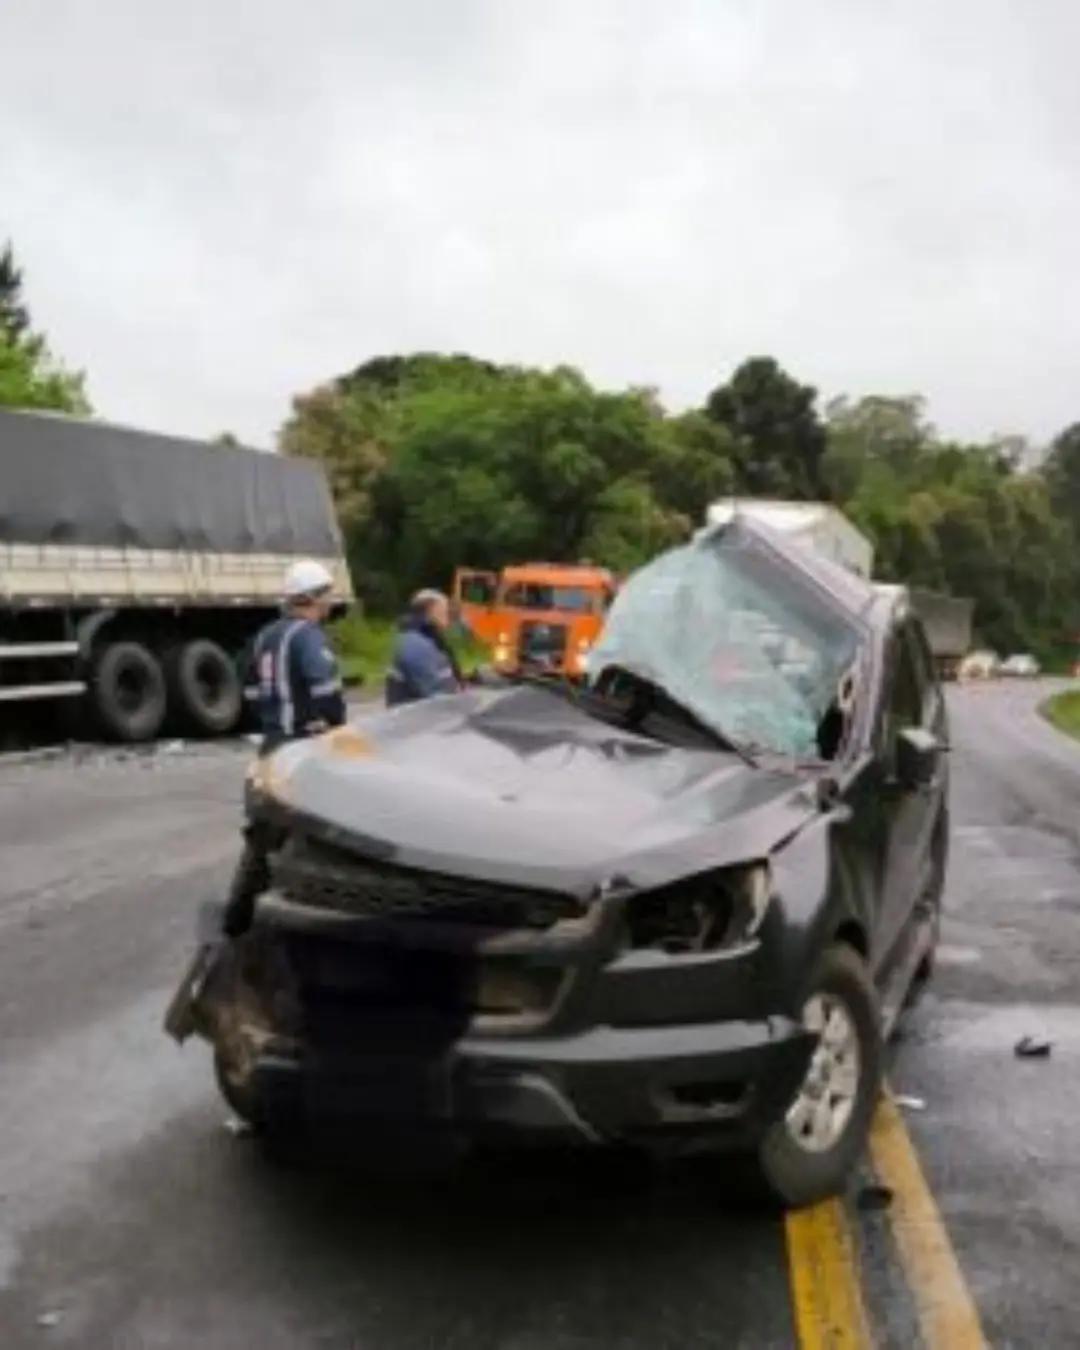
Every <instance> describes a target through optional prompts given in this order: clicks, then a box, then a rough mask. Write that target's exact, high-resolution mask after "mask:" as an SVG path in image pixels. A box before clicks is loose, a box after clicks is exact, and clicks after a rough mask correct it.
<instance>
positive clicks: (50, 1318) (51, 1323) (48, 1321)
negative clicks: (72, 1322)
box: [37, 1310, 64, 1327]
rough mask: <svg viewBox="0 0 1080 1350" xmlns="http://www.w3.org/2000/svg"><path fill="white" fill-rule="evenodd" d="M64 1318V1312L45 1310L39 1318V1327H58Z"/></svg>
mask: <svg viewBox="0 0 1080 1350" xmlns="http://www.w3.org/2000/svg"><path fill="white" fill-rule="evenodd" d="M63 1320H64V1314H63V1313H62V1312H59V1311H56V1310H54V1311H53V1312H43V1313H41V1315H40V1316H39V1317H38V1319H37V1324H38V1326H39V1327H58V1326H59V1325H60V1323H61V1322H62V1321H63Z"/></svg>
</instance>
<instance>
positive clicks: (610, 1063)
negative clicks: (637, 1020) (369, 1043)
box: [255, 1017, 814, 1151]
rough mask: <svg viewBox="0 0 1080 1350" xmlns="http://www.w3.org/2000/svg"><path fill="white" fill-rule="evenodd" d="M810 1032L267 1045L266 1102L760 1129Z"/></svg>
mask: <svg viewBox="0 0 1080 1350" xmlns="http://www.w3.org/2000/svg"><path fill="white" fill-rule="evenodd" d="M813 1045H814V1037H813V1036H812V1035H811V1034H809V1033H808V1032H806V1031H805V1030H804V1029H803V1028H802V1027H801V1026H800V1025H799V1024H797V1023H795V1022H792V1021H789V1020H788V1019H786V1018H780V1017H773V1018H768V1019H765V1020H763V1021H759V1022H741V1021H731V1022H722V1023H713V1024H705V1025H692V1026H686V1025H674V1026H664V1027H635V1028H614V1027H594V1028H591V1029H589V1030H587V1031H581V1032H578V1033H576V1034H571V1035H564V1036H557V1037H556V1036H552V1037H529V1038H513V1039H509V1038H502V1037H469V1036H466V1037H464V1038H463V1039H461V1040H458V1041H456V1042H454V1043H452V1044H447V1045H445V1046H444V1047H438V1046H437V1045H433V1044H430V1043H429V1044H428V1047H427V1050H426V1052H425V1053H424V1054H422V1055H417V1054H415V1053H413V1054H408V1053H398V1054H385V1053H363V1054H356V1053H350V1052H347V1051H343V1050H341V1049H336V1050H332V1051H328V1050H315V1049H310V1048H309V1049H306V1050H304V1051H303V1052H302V1053H300V1054H299V1055H297V1056H296V1057H290V1056H287V1055H281V1054H276V1055H275V1054H264V1055H262V1056H260V1057H259V1059H258V1060H257V1062H256V1067H255V1081H256V1092H257V1094H258V1097H259V1099H260V1100H261V1101H262V1102H263V1104H264V1106H265V1108H266V1110H267V1112H268V1113H277V1112H280V1111H282V1110H285V1112H286V1114H287V1115H289V1117H290V1118H292V1117H295V1116H296V1115H297V1114H301V1115H303V1116H304V1118H305V1119H306V1120H307V1121H308V1122H309V1123H311V1124H316V1123H318V1122H320V1121H326V1120H330V1119H332V1120H334V1121H335V1122H336V1123H338V1124H339V1125H340V1124H342V1123H346V1122H347V1123H350V1124H352V1125H354V1126H356V1127H357V1129H358V1130H362V1129H363V1128H364V1127H365V1126H367V1127H374V1128H378V1127H383V1128H384V1129H389V1130H394V1129H396V1128H397V1127H399V1126H400V1127H408V1126H412V1127H416V1126H422V1127H424V1128H427V1129H431V1130H443V1131H448V1132H450V1133H461V1134H464V1135H467V1136H470V1137H478V1136H480V1137H482V1136H491V1137H498V1136H503V1137H506V1136H515V1137H519V1138H522V1139H529V1140H530V1141H535V1142H552V1143H572V1144H596V1143H604V1142H626V1143H634V1144H638V1145H644V1146H647V1147H649V1146H651V1147H653V1148H655V1149H658V1150H667V1151H672V1150H674V1151H678V1150H682V1149H685V1148H688V1147H689V1148H692V1147H695V1146H708V1147H718V1146H723V1145H727V1146H730V1147H738V1146H743V1145H748V1144H751V1143H753V1141H754V1140H755V1139H756V1138H758V1137H759V1136H760V1134H761V1132H762V1131H763V1130H764V1129H765V1128H766V1126H767V1125H768V1124H769V1123H770V1122H771V1121H773V1120H775V1119H777V1118H778V1117H779V1116H780V1115H781V1114H782V1113H783V1110H784V1108H785V1106H786V1104H787V1103H788V1102H789V1101H790V1100H791V1098H792V1096H793V1095H794V1093H795V1090H796V1088H797V1087H798V1084H799V1083H800V1082H801V1080H802V1078H803V1075H804V1074H805V1071H806V1066H807V1062H808V1059H809V1056H810V1053H811V1051H812V1049H813Z"/></svg>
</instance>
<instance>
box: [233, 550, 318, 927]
mask: <svg viewBox="0 0 1080 1350" xmlns="http://www.w3.org/2000/svg"><path fill="white" fill-rule="evenodd" d="M333 584H334V579H333V577H332V576H331V575H330V573H329V572H328V571H327V569H326V568H325V567H324V566H323V565H322V563H319V562H314V561H313V560H311V559H303V560H301V561H300V562H296V563H293V565H292V566H291V567H290V568H289V570H288V572H287V573H286V575H285V584H284V586H283V588H282V590H283V593H284V602H285V603H284V613H283V614H282V616H281V618H280V619H275V620H274V621H273V622H272V623H269V624H267V625H266V627H265V628H264V629H263V630H262V631H261V632H260V633H259V635H258V636H257V637H256V639H255V647H254V653H253V657H252V673H253V679H254V683H253V684H251V685H250V686H249V688H248V690H247V691H246V692H247V694H248V697H249V698H252V699H254V700H256V701H257V704H258V709H259V724H260V727H261V729H262V736H263V739H262V744H261V746H260V748H259V754H260V756H263V755H268V754H270V753H271V752H272V751H274V750H276V749H277V748H278V747H279V746H281V745H284V744H285V743H286V742H288V741H295V740H300V739H302V738H304V737H306V736H315V735H318V733H319V732H321V731H327V730H329V729H330V728H331V727H339V726H341V724H342V723H343V722H344V721H345V695H344V693H343V691H342V684H341V677H340V676H339V674H338V668H337V660H336V658H335V656H334V653H333V652H332V651H331V649H330V645H329V643H328V642H327V640H326V634H325V632H324V631H323V628H322V624H323V623H324V622H325V621H326V619H327V618H328V617H329V615H330V610H331V607H332V603H333V601H332V591H333ZM276 842H277V841H276V839H275V838H274V837H273V832H272V831H271V830H270V829H269V827H267V826H266V825H265V824H263V823H261V822H259V821H248V822H247V823H246V824H245V826H244V851H243V853H242V854H241V856H240V862H239V863H238V865H237V868H236V874H235V875H234V877H233V881H232V886H231V887H230V889H229V899H228V903H227V905H226V907H225V915H224V921H223V924H222V927H223V929H224V931H225V933H226V934H227V935H228V936H229V937H238V936H239V935H240V934H241V933H244V932H246V931H247V929H248V928H249V927H250V925H251V920H252V917H253V916H254V913H255V901H256V899H257V898H258V896H259V894H260V893H261V892H262V891H264V890H265V889H266V888H267V886H268V885H269V884H270V866H269V862H268V860H267V859H268V854H269V853H270V852H271V850H272V849H273V848H274V846H275V844H276Z"/></svg>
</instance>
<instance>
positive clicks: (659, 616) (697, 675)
mask: <svg viewBox="0 0 1080 1350" xmlns="http://www.w3.org/2000/svg"><path fill="white" fill-rule="evenodd" d="M862 635H863V633H862V629H861V627H860V625H859V624H858V622H857V621H856V620H855V619H853V618H852V617H850V616H849V615H848V614H847V613H846V612H845V611H844V610H842V609H841V608H840V606H839V605H835V606H834V605H833V604H832V603H831V602H830V601H829V600H828V599H827V598H826V597H825V596H824V595H822V593H821V592H819V591H818V590H817V589H816V588H815V587H814V586H813V585H812V583H811V582H810V581H809V580H806V581H803V580H801V579H800V578H799V576H798V575H797V574H795V573H793V572H792V571H791V569H790V568H789V567H785V566H783V565H782V564H781V563H780V562H778V561H777V560H776V559H775V558H774V557H773V556H772V555H771V554H770V553H769V552H768V550H767V549H766V548H765V547H764V546H762V545H761V544H759V543H758V542H756V541H755V540H754V539H753V538H749V539H748V538H747V537H746V536H745V535H738V536H736V535H733V534H732V533H731V532H730V531H723V532H721V533H719V534H716V535H712V536H710V537H708V538H706V539H702V540H699V541H695V542H694V543H692V544H689V545H687V546H685V547H683V548H679V549H674V550H673V551H672V552H670V553H666V554H664V555H663V556H662V557H660V558H658V559H657V560H656V561H655V562H653V563H651V564H650V565H649V566H648V567H646V568H644V569H643V570H642V571H640V572H638V573H637V574H636V575H635V576H634V577H633V578H631V580H630V581H629V582H628V583H627V585H626V586H625V587H624V589H623V590H622V592H621V593H620V595H619V597H618V599H617V600H616V602H615V604H614V606H613V607H612V610H611V613H610V615H609V617H608V622H607V627H606V629H605V631H604V634H603V636H602V638H601V640H600V642H599V643H598V644H597V646H596V648H595V650H594V651H593V653H592V656H591V658H590V661H589V675H590V678H591V679H592V680H594V681H595V680H596V678H597V677H599V676H600V675H601V674H602V673H603V672H604V670H605V669H609V668H611V667H619V668H621V669H623V670H626V671H629V672H630V673H631V674H633V675H637V676H639V677H641V678H642V679H645V680H648V681H649V682H651V683H652V684H655V685H658V686H659V687H660V688H661V689H663V690H664V691H665V692H666V693H667V694H669V695H670V697H671V698H673V699H675V700H677V701H678V702H679V703H681V704H683V705H684V706H685V707H686V708H688V709H689V710H690V711H691V712H693V713H694V714H695V715H696V716H697V717H699V718H700V719H701V720H702V721H704V722H706V723H708V724H709V725H710V726H712V727H714V728H715V729H716V730H717V731H718V732H720V733H721V734H723V735H725V736H727V737H729V738H731V739H732V740H735V741H737V742H739V743H741V744H742V745H744V746H749V747H757V748H759V749H767V750H773V751H776V752H779V753H780V754H785V755H795V756H798V757H800V758H804V757H813V756H817V755H819V754H821V753H822V751H821V748H820V747H821V729H822V726H823V724H824V723H825V721H826V718H827V717H829V716H831V715H834V713H835V710H836V707H837V704H838V702H839V703H840V704H841V705H842V704H843V703H844V701H845V700H844V698H843V697H840V696H839V695H838V691H839V690H840V688H841V683H842V681H844V677H845V676H847V675H849V674H850V672H851V670H852V667H853V664H854V662H855V659H856V655H857V653H858V649H859V645H860V642H861V640H862Z"/></svg>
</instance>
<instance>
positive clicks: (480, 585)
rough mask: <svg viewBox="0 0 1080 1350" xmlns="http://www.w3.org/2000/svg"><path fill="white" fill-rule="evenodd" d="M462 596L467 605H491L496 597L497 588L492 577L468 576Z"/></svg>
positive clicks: (462, 588)
mask: <svg viewBox="0 0 1080 1350" xmlns="http://www.w3.org/2000/svg"><path fill="white" fill-rule="evenodd" d="M461 598H462V600H463V601H464V602H465V603H466V604H467V605H490V604H491V602H492V600H493V599H494V598H495V588H494V586H492V584H491V578H490V577H484V576H471V577H466V578H465V580H464V582H463V583H462V586H461Z"/></svg>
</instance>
